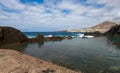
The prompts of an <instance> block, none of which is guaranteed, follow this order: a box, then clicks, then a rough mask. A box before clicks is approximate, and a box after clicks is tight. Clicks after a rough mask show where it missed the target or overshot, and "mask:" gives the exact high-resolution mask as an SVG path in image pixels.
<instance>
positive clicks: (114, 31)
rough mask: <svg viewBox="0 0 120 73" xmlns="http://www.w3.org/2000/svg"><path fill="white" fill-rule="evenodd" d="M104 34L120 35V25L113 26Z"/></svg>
mask: <svg viewBox="0 0 120 73" xmlns="http://www.w3.org/2000/svg"><path fill="white" fill-rule="evenodd" d="M104 35H105V36H120V25H116V26H113V27H112V28H111V29H110V30H109V31H107V32H106V33H105V34H104Z"/></svg>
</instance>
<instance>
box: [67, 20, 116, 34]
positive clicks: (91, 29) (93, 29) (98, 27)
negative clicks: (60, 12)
mask: <svg viewBox="0 0 120 73" xmlns="http://www.w3.org/2000/svg"><path fill="white" fill-rule="evenodd" d="M115 25H117V24H116V23H115V22H112V21H105V22H102V23H100V24H97V25H95V26H93V27H89V28H84V29H79V30H76V29H73V30H66V31H67V32H96V31H99V32H101V33H105V32H107V31H108V30H109V29H110V28H111V27H113V26H115Z"/></svg>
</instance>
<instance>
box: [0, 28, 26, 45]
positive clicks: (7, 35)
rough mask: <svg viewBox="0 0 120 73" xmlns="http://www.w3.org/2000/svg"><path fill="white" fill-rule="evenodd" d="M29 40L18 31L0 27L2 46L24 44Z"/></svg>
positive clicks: (0, 42)
mask: <svg viewBox="0 0 120 73" xmlns="http://www.w3.org/2000/svg"><path fill="white" fill-rule="evenodd" d="M27 39H28V38H27V37H26V36H25V35H24V34H23V33H22V32H21V31H20V30H18V29H15V28H13V27H4V26H0V45H3V44H9V43H14V42H24V41H26V40H27Z"/></svg>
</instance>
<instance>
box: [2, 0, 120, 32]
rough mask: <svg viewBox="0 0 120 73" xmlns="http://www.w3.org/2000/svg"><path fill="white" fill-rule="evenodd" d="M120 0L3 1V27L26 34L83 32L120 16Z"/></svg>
mask: <svg viewBox="0 0 120 73" xmlns="http://www.w3.org/2000/svg"><path fill="white" fill-rule="evenodd" d="M119 3H120V0H114V1H113V0H0V26H12V27H15V28H18V29H20V30H22V31H58V30H65V29H80V28H86V27H90V26H93V25H96V24H98V23H100V22H103V21H106V20H109V19H113V18H116V17H120V5H119Z"/></svg>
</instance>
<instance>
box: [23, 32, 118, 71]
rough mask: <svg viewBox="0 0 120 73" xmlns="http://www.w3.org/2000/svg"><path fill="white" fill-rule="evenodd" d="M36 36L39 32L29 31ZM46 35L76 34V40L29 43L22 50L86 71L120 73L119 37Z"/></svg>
mask: <svg viewBox="0 0 120 73" xmlns="http://www.w3.org/2000/svg"><path fill="white" fill-rule="evenodd" d="M25 34H26V35H27V36H28V37H31V36H33V37H35V36H36V35H37V34H38V32H28V33H25ZM42 34H43V35H45V36H48V35H55V36H74V37H75V38H73V39H72V40H62V41H49V42H39V43H27V44H26V45H24V48H22V50H21V52H23V53H25V54H28V55H31V56H34V57H37V58H40V59H43V60H46V61H50V62H53V63H55V64H57V65H60V66H63V67H67V68H70V69H73V70H77V71H78V70H80V71H82V72H83V73H120V47H118V46H116V45H113V42H116V41H117V42H120V38H119V37H98V38H88V39H87V38H81V37H79V36H80V34H83V33H57V32H42Z"/></svg>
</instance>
